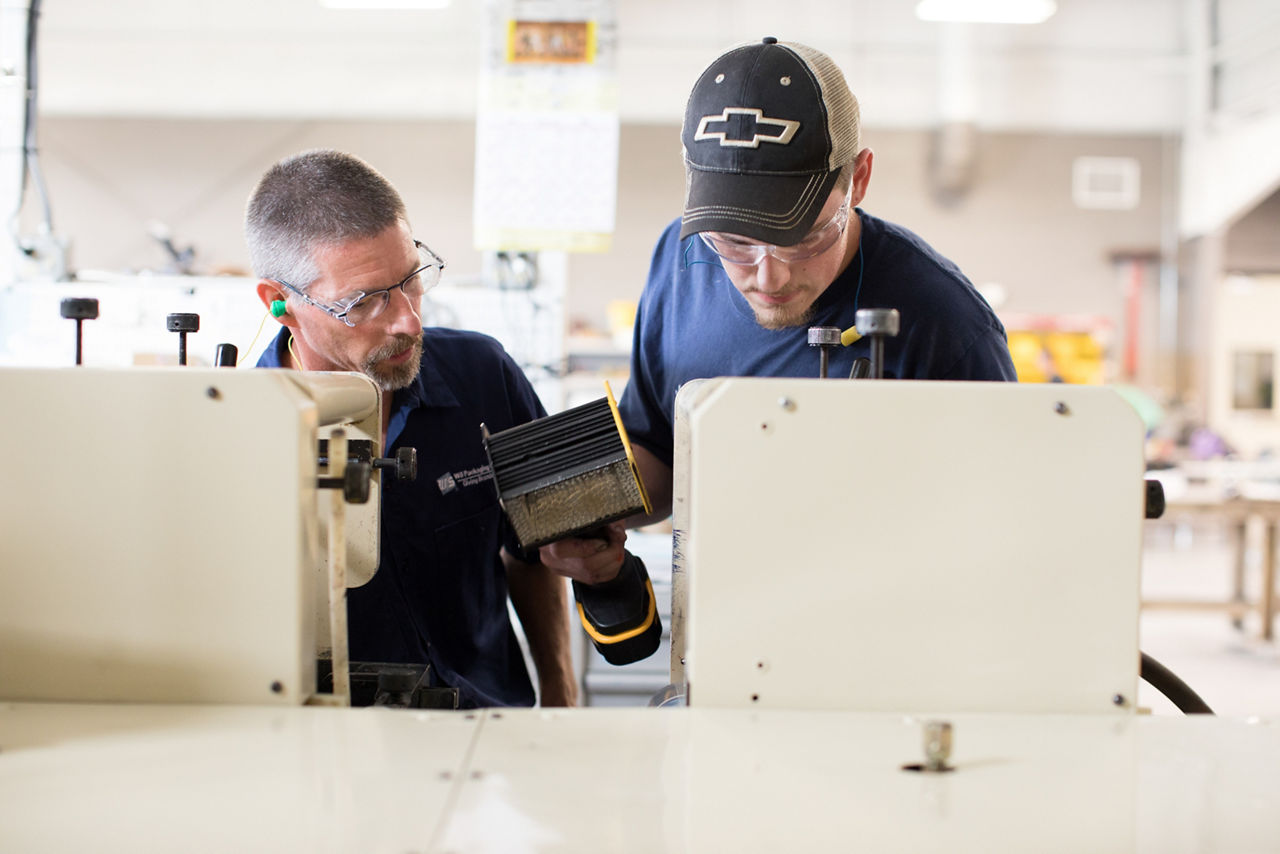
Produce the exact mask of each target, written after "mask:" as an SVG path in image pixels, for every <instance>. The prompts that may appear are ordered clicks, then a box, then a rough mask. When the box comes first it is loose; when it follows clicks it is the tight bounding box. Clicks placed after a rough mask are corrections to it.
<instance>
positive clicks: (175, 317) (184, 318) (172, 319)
mask: <svg viewBox="0 0 1280 854" xmlns="http://www.w3.org/2000/svg"><path fill="white" fill-rule="evenodd" d="M164 320H165V325H166V326H168V328H169V331H170V332H199V331H200V315H198V314H171V315H169V316H168V317H166V318H165V319H164Z"/></svg>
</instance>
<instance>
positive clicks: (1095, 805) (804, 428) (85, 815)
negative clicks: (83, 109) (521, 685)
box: [0, 368, 1280, 854]
mask: <svg viewBox="0 0 1280 854" xmlns="http://www.w3.org/2000/svg"><path fill="white" fill-rule="evenodd" d="M332 379H333V381H334V383H335V384H336V385H337V386H340V387H341V388H342V389H343V392H342V396H343V397H344V398H345V399H346V400H347V401H348V404H347V405H344V406H342V407H338V408H340V409H341V410H342V411H344V412H345V415H343V416H340V417H335V416H331V415H326V414H325V413H329V412H332V411H335V408H334V407H330V406H329V405H328V403H326V402H325V401H327V400H328V395H327V393H326V392H325V391H324V390H322V389H321V388H317V387H313V386H309V385H307V384H306V380H304V379H302V378H300V377H298V376H297V375H288V374H284V373H281V372H229V371H222V372H220V371H216V370H215V371H198V370H193V369H186V370H181V369H167V370H150V371H141V370H137V371H131V372H128V374H127V375H126V374H123V373H122V374H120V375H116V374H114V373H111V372H106V373H99V372H96V371H94V370H92V369H76V368H66V369H56V370H46V371H12V372H11V371H6V372H3V373H0V393H2V394H3V399H4V402H5V406H4V408H3V409H2V410H0V413H2V414H0V445H2V446H3V447H4V448H6V453H7V454H9V460H8V462H7V463H6V467H5V472H6V473H5V481H4V484H5V485H4V498H3V502H4V503H3V508H2V510H3V513H2V514H0V523H2V524H3V525H4V536H3V538H2V539H0V668H3V669H2V670H0V691H2V692H3V700H2V701H0V850H6V851H7V850H15V851H62V850H68V851H69V850H83V849H92V850H99V851H101V850H108V851H109V850H128V851H131V852H134V851H171V850H184V851H204V850H208V851H214V850H218V851H221V850H229V849H232V850H244V851H257V850H261V851H280V850H300V851H301V850H306V851H311V850H327V851H360V852H365V851H395V852H405V851H420V852H441V854H443V852H488V851H504V852H506V851H583V852H586V851H592V852H595V851H600V850H608V851H637V852H639V851H644V852H652V851H672V852H684V851H690V852H693V851H697V852H701V851H708V850H717V851H720V850H727V851H740V852H752V851H761V852H764V851H768V852H775V851H779V850H792V849H795V848H799V847H806V848H813V849H815V850H846V849H849V848H857V849H865V850H872V851H904V852H907V851H909V852H921V851H961V852H966V851H973V852H977V851H982V852H989V851H1036V852H1045V851H1050V852H1052V851H1063V852H1079V851H1089V852H1113V851H1114V852H1147V851H1150V852H1180V851H1187V852H1190V851H1218V852H1225V851H1262V850H1272V849H1274V848H1275V847H1276V846H1277V845H1278V844H1280V826H1278V825H1277V823H1276V816H1277V815H1280V787H1277V786H1276V785H1275V775H1276V770H1275V769H1276V768H1278V767H1280V720H1275V719H1247V720H1235V719H1225V718H1218V717H1214V716H1209V715H1202V716H1197V717H1194V718H1192V717H1186V718H1184V717H1173V716H1150V715H1144V714H1142V713H1141V712H1140V710H1139V709H1137V708H1136V703H1135V694H1136V683H1137V680H1138V673H1139V653H1138V647H1137V619H1138V572H1139V552H1140V547H1141V528H1142V520H1143V517H1144V502H1145V497H1144V496H1145V489H1144V484H1143V479H1142V474H1143V465H1142V443H1141V426H1140V424H1139V422H1138V419H1137V416H1136V415H1135V414H1134V413H1133V412H1132V411H1131V410H1129V409H1127V408H1126V407H1125V405H1124V404H1123V402H1122V401H1121V400H1120V399H1119V398H1118V397H1116V396H1115V395H1113V394H1112V393H1111V392H1109V391H1108V390H1106V389H1099V388H1069V387H1063V386H1014V385H994V384H968V383H947V384H940V383H925V382H920V383H876V382H843V381H840V382H832V381H822V380H817V379H814V380H781V379H721V380H711V381H707V382H704V383H701V384H699V385H696V386H693V387H690V388H688V389H686V391H685V392H682V395H681V401H680V415H679V418H678V437H677V441H678V448H677V450H678V456H677V463H676V471H675V474H676V480H677V491H676V508H675V513H676V520H675V521H676V528H677V537H678V539H677V558H678V566H677V580H678V581H679V582H680V586H681V589H682V590H683V591H684V592H683V594H681V597H680V602H679V604H678V606H677V607H674V608H673V620H674V623H675V625H674V626H673V629H678V636H679V637H680V638H682V639H683V640H682V641H681V645H680V651H679V652H678V653H675V658H674V659H673V664H677V663H682V665H683V666H682V668H680V667H673V683H678V684H679V685H681V686H682V687H687V693H686V698H687V704H686V705H683V706H680V707H674V708H632V709H576V710H574V709H566V710H553V709H490V710H479V711H448V710H421V709H417V710H401V709H385V708H380V709H357V708H329V707H315V706H310V705H304V704H303V703H304V702H305V695H306V694H307V693H308V692H309V690H310V686H309V685H307V684H306V676H305V671H306V662H305V658H306V656H307V653H308V652H310V651H311V649H310V647H309V644H310V642H311V641H310V638H309V636H308V635H309V632H312V629H309V628H308V627H309V625H311V623H312V622H313V621H312V619H311V618H312V617H313V615H314V609H312V608H311V607H310V603H311V601H312V599H311V596H312V594H313V593H314V592H315V589H316V588H318V587H320V586H322V585H321V584H320V582H319V581H318V580H317V579H316V577H315V575H314V573H315V570H314V568H310V569H308V567H309V566H310V564H309V558H307V557H306V556H305V555H306V554H307V553H316V552H318V551H319V550H320V538H319V534H318V531H317V523H318V521H319V519H320V517H321V516H322V515H323V511H322V509H321V508H320V506H319V503H318V500H317V499H318V495H319V494H320V492H321V491H323V488H322V485H321V484H319V483H318V481H317V478H318V477H320V472H319V470H318V469H317V468H316V465H317V464H316V462H314V459H315V455H314V441H315V436H316V434H315V432H314V431H315V430H316V429H317V428H318V427H319V426H320V425H321V424H322V423H326V422H329V421H331V420H332V421H335V422H336V421H342V420H344V419H346V420H348V421H352V422H354V423H358V422H359V420H360V418H361V414H362V412H363V410H364V407H365V404H367V403H368V401H369V400H370V397H369V395H368V393H367V392H368V390H367V389H363V388H361V389H357V388H354V387H353V386H359V385H360V383H358V382H351V381H350V380H351V378H349V377H345V376H343V377H334V378H332ZM324 384H326V383H323V382H322V385H324ZM37 390H38V393H37ZM211 391H212V392H216V395H215V394H213V393H211ZM347 392H350V394H348V393H347ZM85 413H91V415H90V417H85ZM32 425H38V426H39V427H41V428H43V429H41V430H37V429H36V427H35V426H32ZM192 431H195V432H192ZM193 437H194V438H193ZM331 447H332V446H331ZM120 527H123V528H124V529H125V533H124V535H123V536H124V537H126V538H127V539H129V540H130V541H132V543H133V545H134V548H132V549H130V550H129V551H128V552H127V553H126V554H124V555H122V556H118V557H113V558H111V559H109V560H108V559H107V558H106V557H105V552H106V549H104V547H103V545H102V544H103V543H104V542H105V541H106V539H107V538H108V537H116V536H117V535H116V534H115V533H113V532H114V531H115V530H116V529H118V528H120ZM32 530H40V531H42V532H43V536H36V535H35V534H33V533H31V532H30V531H32ZM14 543H21V544H22V545H21V547H20V548H15V546H14ZM148 610H150V611H151V612H152V613H153V615H154V618H155V620H156V623H157V625H152V624H151V623H149V622H143V621H140V619H139V617H138V615H139V614H142V613H145V612H147V611H148ZM166 613H167V614H168V618H167V619H163V620H162V619H159V617H160V616H161V615H163V614H166ZM112 614H115V616H111V615H112ZM86 621H88V622H86ZM107 625H110V626H111V632H110V633H107V631H106V629H104V628H103V627H104V626H107ZM251 635H252V636H253V637H254V642H253V643H247V642H246V639H247V638H248V637H249V636H251ZM15 659H22V662H20V663H17V664H15ZM126 661H127V662H129V663H130V664H131V665H133V666H137V667H138V668H139V671H138V672H137V673H134V674H131V673H129V672H128V671H127V670H126V669H125V668H124V667H123V666H122V665H121V662H126ZM30 662H39V664H40V666H39V667H37V668H35V669H34V670H33V669H32V668H31V667H30V664H29V663H30ZM41 673H43V674H45V675H41ZM191 673H198V674H199V677H198V678H189V676H188V674H191ZM55 675H56V676H57V678H53V676H55ZM15 680H18V681H17V682H15ZM276 682H279V683H280V686H281V688H280V690H279V691H276V690H273V685H274V684H275V683H276ZM68 683H74V684H78V685H81V686H85V685H88V686H92V687H93V689H94V691H95V692H96V696H81V697H79V698H78V699H79V702H68V700H70V699H72V697H71V692H72V689H69V688H66V687H65V685H66V684H68ZM17 684H21V685H22V686H23V687H22V688H21V689H16V688H15V687H14V686H15V685H17ZM215 684H216V685H218V686H220V687H219V688H218V691H217V693H218V694H219V696H218V697H216V698H215V697H213V696H212V694H213V693H214V691H213V689H212V688H210V687H209V686H210V685H215ZM180 685H185V687H182V688H179V687H176V686H180Z"/></svg>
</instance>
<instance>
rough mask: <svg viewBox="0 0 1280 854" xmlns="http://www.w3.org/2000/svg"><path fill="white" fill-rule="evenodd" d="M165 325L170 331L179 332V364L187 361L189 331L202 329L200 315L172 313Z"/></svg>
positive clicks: (165, 320)
mask: <svg viewBox="0 0 1280 854" xmlns="http://www.w3.org/2000/svg"><path fill="white" fill-rule="evenodd" d="M164 322H165V326H166V327H167V328H168V330H169V331H170V332H176V333H178V364H179V365H185V364H186V363H187V333H188V332H199V331H200V315H198V314H170V315H168V316H167V317H166V318H165V319H164Z"/></svg>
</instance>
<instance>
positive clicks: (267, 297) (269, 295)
mask: <svg viewBox="0 0 1280 854" xmlns="http://www.w3.org/2000/svg"><path fill="white" fill-rule="evenodd" d="M287 297H288V294H286V293H285V292H284V290H283V289H282V288H281V287H280V285H278V284H277V283H275V282H272V281H268V280H267V279H262V280H260V281H259V282H258V299H260V300H262V304H263V305H264V306H266V307H267V311H268V312H270V313H271V316H272V317H274V318H275V319H276V320H278V321H280V323H281V325H283V326H297V325H298V321H297V318H295V317H294V316H293V315H292V314H290V313H289V310H288V309H287V308H286V306H285V303H286V302H287Z"/></svg>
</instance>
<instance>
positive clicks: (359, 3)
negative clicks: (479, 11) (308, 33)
mask: <svg viewBox="0 0 1280 854" xmlns="http://www.w3.org/2000/svg"><path fill="white" fill-rule="evenodd" d="M451 2H453V0H320V5H321V6H323V7H325V8H326V9H444V8H445V7H447V6H448V5H449V4H450V3H451Z"/></svg>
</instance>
